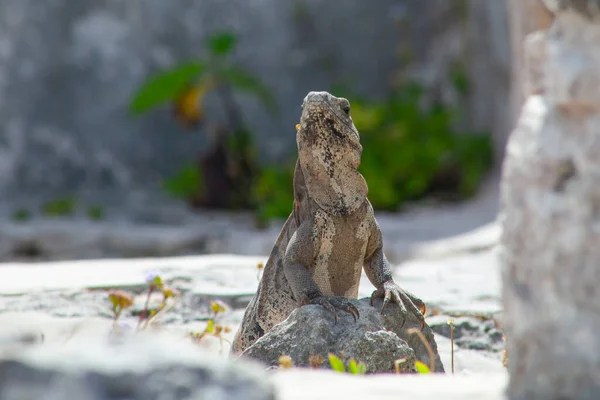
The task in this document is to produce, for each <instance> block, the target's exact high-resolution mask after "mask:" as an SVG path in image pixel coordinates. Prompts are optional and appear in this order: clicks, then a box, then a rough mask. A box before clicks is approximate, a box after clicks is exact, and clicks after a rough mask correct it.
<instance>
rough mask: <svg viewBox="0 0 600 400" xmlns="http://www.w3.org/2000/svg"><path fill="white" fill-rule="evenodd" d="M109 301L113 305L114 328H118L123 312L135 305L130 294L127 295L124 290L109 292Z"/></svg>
mask: <svg viewBox="0 0 600 400" xmlns="http://www.w3.org/2000/svg"><path fill="white" fill-rule="evenodd" d="M108 299H109V300H110V302H111V304H112V312H113V327H117V325H118V322H119V317H120V316H121V313H122V312H123V310H125V309H127V308H129V307H131V306H132V305H133V298H132V297H131V295H130V294H129V293H126V292H124V291H122V290H111V291H110V292H108Z"/></svg>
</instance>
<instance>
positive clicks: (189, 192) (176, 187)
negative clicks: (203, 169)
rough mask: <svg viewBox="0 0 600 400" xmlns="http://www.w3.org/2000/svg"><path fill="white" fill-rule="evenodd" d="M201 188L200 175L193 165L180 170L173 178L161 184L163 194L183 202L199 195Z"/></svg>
mask: <svg viewBox="0 0 600 400" xmlns="http://www.w3.org/2000/svg"><path fill="white" fill-rule="evenodd" d="M203 186H204V185H203V182H202V175H201V174H200V170H199V169H198V167H196V166H195V165H189V166H186V167H184V168H182V169H181V170H180V171H179V172H178V173H177V174H176V175H175V176H173V177H171V178H168V179H166V180H165V181H164V182H163V190H164V191H165V192H167V193H168V194H169V195H171V196H173V197H175V198H179V199H183V200H187V199H189V198H191V197H193V196H199V195H201V194H202V190H203Z"/></svg>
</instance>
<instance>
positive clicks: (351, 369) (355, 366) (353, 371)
mask: <svg viewBox="0 0 600 400" xmlns="http://www.w3.org/2000/svg"><path fill="white" fill-rule="evenodd" d="M348 372H350V373H351V374H358V364H357V363H356V360H355V359H354V358H351V359H350V362H349V363H348Z"/></svg>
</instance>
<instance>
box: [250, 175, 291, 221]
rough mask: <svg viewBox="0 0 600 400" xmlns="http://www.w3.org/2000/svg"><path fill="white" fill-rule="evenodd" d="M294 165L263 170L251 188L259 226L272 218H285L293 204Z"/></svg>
mask: <svg viewBox="0 0 600 400" xmlns="http://www.w3.org/2000/svg"><path fill="white" fill-rule="evenodd" d="M294 165H295V164H292V165H291V166H283V167H282V166H280V167H276V166H270V167H266V168H264V169H263V170H262V171H261V172H260V174H259V176H258V179H257V182H256V185H255V186H254V188H253V196H254V200H255V204H256V205H257V210H256V213H257V219H258V222H259V224H260V225H263V224H265V223H266V222H267V221H269V220H270V219H272V218H286V217H287V216H289V215H290V212H291V211H292V207H293V204H294V189H293V187H292V182H293V180H294Z"/></svg>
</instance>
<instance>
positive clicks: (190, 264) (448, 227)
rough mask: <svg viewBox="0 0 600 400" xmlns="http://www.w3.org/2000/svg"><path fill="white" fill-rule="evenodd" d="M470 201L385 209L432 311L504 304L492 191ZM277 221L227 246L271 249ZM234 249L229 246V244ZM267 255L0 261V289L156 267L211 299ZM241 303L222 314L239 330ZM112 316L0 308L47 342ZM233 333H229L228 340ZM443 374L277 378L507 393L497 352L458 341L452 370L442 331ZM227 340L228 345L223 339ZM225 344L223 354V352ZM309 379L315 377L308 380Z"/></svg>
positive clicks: (249, 281) (5, 330) (402, 262)
mask: <svg viewBox="0 0 600 400" xmlns="http://www.w3.org/2000/svg"><path fill="white" fill-rule="evenodd" d="M493 189H494V188H492V190H491V191H489V192H487V194H484V195H483V196H480V197H479V198H478V199H476V200H474V201H473V202H470V203H468V204H463V205H459V206H458V207H450V208H447V209H442V210H440V211H438V212H431V211H427V210H425V211H423V212H422V213H419V212H416V213H412V214H410V215H408V216H406V215H405V216H403V217H401V218H398V217H394V216H386V215H381V216H378V219H379V221H380V224H381V225H382V230H383V231H384V237H386V253H388V254H389V255H391V257H390V258H391V259H392V260H393V261H394V262H395V263H396V264H397V265H396V266H395V272H394V275H395V280H396V281H397V282H398V283H399V284H400V286H402V287H404V288H405V289H407V290H409V291H411V292H413V293H415V294H416V295H417V296H419V297H420V298H422V299H423V300H424V301H425V302H426V304H427V306H428V308H432V307H436V308H440V309H442V310H443V311H446V312H467V313H495V312H499V311H501V302H500V278H499V271H498V264H497V259H496V250H495V248H494V246H495V244H496V243H497V241H498V236H499V233H500V230H499V227H498V225H497V224H496V223H495V222H494V220H493V219H494V216H495V209H496V200H495V193H494V192H495V190H493ZM277 233H278V227H275V228H272V229H270V230H268V231H266V232H265V231H263V232H262V233H261V234H260V235H259V234H257V233H256V232H252V231H245V230H244V229H239V230H233V231H229V233H228V235H230V237H228V238H227V239H225V241H224V243H229V244H227V245H226V246H225V247H222V246H221V247H222V248H229V247H230V246H234V247H235V249H236V253H237V254H244V253H246V254H252V251H251V250H254V254H256V253H258V254H267V253H268V251H269V250H270V247H271V246H272V243H273V240H274V238H275V237H276V235H277ZM225 251H229V250H225ZM266 259H267V257H266V256H246V255H231V254H220V255H219V254H216V255H204V256H187V257H170V258H143V259H112V260H111V259H102V260H81V261H61V262H44V263H16V262H15V263H3V264H0V277H1V279H0V295H12V294H19V293H31V292H39V291H48V290H80V289H85V288H125V289H127V288H133V287H142V286H145V276H146V274H147V272H149V271H151V270H157V271H158V272H159V273H160V274H161V275H162V276H163V278H164V279H167V280H169V279H175V278H179V279H178V280H179V281H185V282H187V284H189V286H190V289H191V290H192V291H193V292H194V293H196V294H199V295H205V296H206V297H209V298H210V297H214V298H240V297H241V298H246V297H249V296H251V295H253V294H254V292H255V290H256V286H257V283H258V279H257V269H256V265H257V263H258V262H265V261H266ZM372 290H373V286H372V285H371V284H370V282H369V281H368V279H367V278H366V276H364V275H363V277H362V280H361V285H360V288H359V296H360V297H363V296H368V295H370V294H371V291H372ZM242 313H243V310H236V311H234V312H230V313H228V314H227V315H226V316H225V320H224V321H223V322H226V323H227V324H229V325H231V326H232V328H233V332H235V329H237V325H238V324H239V322H240V320H241V316H242ZM204 324H205V323H204V322H196V323H193V324H187V325H185V326H182V327H176V326H169V330H170V331H172V333H173V334H175V335H176V336H177V337H179V338H181V337H183V336H185V334H186V333H187V332H188V331H189V330H192V329H193V330H202V329H204V326H205V325H204ZM110 328H111V327H110V322H109V321H107V320H106V319H101V318H57V317H50V316H48V315H45V314H42V313H37V312H21V313H17V312H9V313H0V344H1V342H2V340H3V338H7V336H8V337H10V336H12V334H16V333H33V334H36V335H37V336H38V337H39V336H40V334H42V333H43V335H44V343H47V344H56V343H61V342H65V341H69V340H78V339H85V337H86V335H90V334H106V333H108V332H109V330H110ZM233 332H231V333H230V334H229V335H228V338H229V339H231V337H232V336H233ZM435 338H436V342H437V344H438V349H439V352H440V356H441V357H442V362H443V364H444V366H445V369H446V371H447V374H446V375H445V376H441V375H438V376H410V377H409V376H401V377H400V376H370V377H353V376H349V375H344V374H339V373H334V372H328V371H318V372H316V371H308V370H291V371H280V372H277V373H275V374H274V375H273V377H274V381H275V383H276V386H277V389H278V392H279V394H280V397H279V398H281V399H285V400H288V399H289V400H292V399H307V398H308V399H315V400H318V399H332V398H360V399H361V400H364V399H388V398H389V399H392V398H394V399H397V398H419V399H420V400H430V399H431V400H433V399H435V400H438V399H441V398H443V399H445V400H454V399H461V400H462V399H465V400H466V399H469V400H470V399H473V400H475V399H477V400H492V399H493V400H497V399H501V398H503V391H504V387H505V386H506V382H507V374H506V370H505V369H504V368H503V367H502V366H501V363H500V355H499V354H492V353H486V352H481V351H475V350H468V349H461V348H458V347H456V346H455V349H454V351H455V353H454V358H455V360H454V366H455V372H456V375H454V376H452V375H451V374H450V373H451V363H450V358H451V346H450V341H449V339H447V338H445V337H443V336H440V335H437V334H436V335H435ZM201 345H202V346H203V347H206V348H207V350H209V351H212V352H219V351H220V343H219V341H218V340H217V339H216V338H206V339H205V340H204V339H203V342H202V343H201ZM225 347H227V345H226V346H225ZM226 353H227V351H224V352H223V355H224V356H225V355H226ZM307 382H310V384H307Z"/></svg>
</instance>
